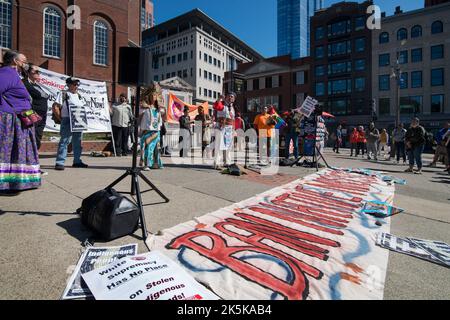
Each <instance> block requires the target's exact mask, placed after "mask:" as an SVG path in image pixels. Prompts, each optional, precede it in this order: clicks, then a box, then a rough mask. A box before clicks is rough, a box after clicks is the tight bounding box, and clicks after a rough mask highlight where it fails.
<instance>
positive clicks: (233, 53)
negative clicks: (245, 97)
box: [143, 9, 263, 104]
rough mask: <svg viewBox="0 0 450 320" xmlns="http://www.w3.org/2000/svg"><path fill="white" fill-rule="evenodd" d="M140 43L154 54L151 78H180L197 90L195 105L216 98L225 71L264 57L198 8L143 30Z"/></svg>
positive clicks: (156, 79)
mask: <svg viewBox="0 0 450 320" xmlns="http://www.w3.org/2000/svg"><path fill="white" fill-rule="evenodd" d="M143 46H144V47H145V48H147V49H149V50H151V51H152V53H153V66H152V73H153V79H154V80H155V81H164V80H166V79H168V78H173V77H179V78H181V79H183V80H184V81H186V82H187V83H189V84H190V85H191V86H193V87H194V88H195V89H196V90H195V94H194V97H193V103H194V104H197V103H203V102H205V101H207V102H209V103H210V104H212V103H213V102H214V101H216V99H217V98H218V97H219V96H220V95H221V94H222V92H223V87H224V86H223V79H224V75H225V72H227V71H230V70H233V71H234V70H236V69H237V65H238V64H240V63H246V62H252V61H258V60H261V59H263V57H262V56H261V55H260V54H259V53H258V52H256V51H255V50H253V49H252V48H250V47H249V46H248V45H246V44H245V43H244V42H242V41H241V40H239V39H238V38H237V37H236V36H234V35H233V34H231V33H230V32H229V31H227V30H226V29H225V28H224V27H222V26H221V25H219V24H218V23H217V22H215V21H214V20H212V19H211V18H210V17H208V16H207V15H206V14H204V13H203V12H202V11H200V10H198V9H195V10H193V11H190V12H188V13H186V14H183V15H181V16H179V17H176V18H174V19H172V20H169V21H167V22H164V23H161V24H159V25H157V26H155V27H153V28H151V29H148V30H146V31H144V32H143Z"/></svg>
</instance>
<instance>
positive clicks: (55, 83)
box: [39, 69, 111, 133]
mask: <svg viewBox="0 0 450 320" xmlns="http://www.w3.org/2000/svg"><path fill="white" fill-rule="evenodd" d="M40 72H41V81H40V82H39V84H40V85H41V87H42V89H44V91H45V92H46V93H47V94H48V95H49V96H50V97H49V100H48V113H47V123H46V128H45V131H48V132H59V127H60V126H59V125H57V124H55V122H54V121H53V120H52V105H53V103H54V102H55V101H56V100H57V97H58V96H60V95H61V91H62V90H67V88H66V79H67V78H68V77H69V76H66V75H63V74H60V73H56V72H52V71H49V70H46V69H40ZM79 80H80V81H81V84H80V87H79V88H78V92H79V93H80V95H81V97H82V98H83V100H84V102H85V104H84V107H85V113H86V120H87V130H84V132H85V133H104V132H111V116H110V111H109V102H108V91H107V88H106V82H98V81H90V80H84V79H79Z"/></svg>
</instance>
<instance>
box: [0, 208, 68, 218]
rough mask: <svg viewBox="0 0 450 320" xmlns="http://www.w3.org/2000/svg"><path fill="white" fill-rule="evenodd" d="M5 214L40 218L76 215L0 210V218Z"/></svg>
mask: <svg viewBox="0 0 450 320" xmlns="http://www.w3.org/2000/svg"><path fill="white" fill-rule="evenodd" d="M6 213H17V214H19V215H20V216H27V215H36V216H42V217H51V216H59V215H70V216H73V215H76V212H36V211H3V210H0V216H1V215H4V214H6Z"/></svg>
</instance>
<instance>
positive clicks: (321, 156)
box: [316, 147, 331, 171]
mask: <svg viewBox="0 0 450 320" xmlns="http://www.w3.org/2000/svg"><path fill="white" fill-rule="evenodd" d="M316 150H317V153H318V154H319V155H320V158H321V159H322V160H323V162H324V163H325V165H326V166H327V168H328V169H329V168H331V167H330V165H329V164H328V162H327V160H325V157H324V156H323V154H322V152H320V150H319V148H317V147H316ZM318 167H319V159H317V171H319V168H318Z"/></svg>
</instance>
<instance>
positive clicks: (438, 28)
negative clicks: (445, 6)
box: [431, 21, 444, 34]
mask: <svg viewBox="0 0 450 320" xmlns="http://www.w3.org/2000/svg"><path fill="white" fill-rule="evenodd" d="M442 32H444V25H443V24H442V21H435V22H433V24H432V25H431V33H432V34H436V33H442Z"/></svg>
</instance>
